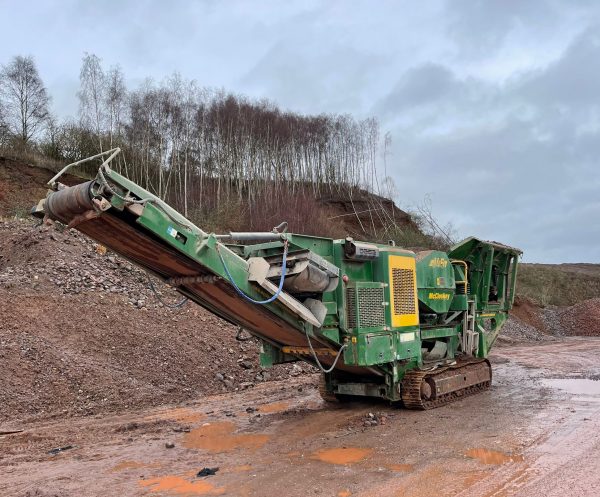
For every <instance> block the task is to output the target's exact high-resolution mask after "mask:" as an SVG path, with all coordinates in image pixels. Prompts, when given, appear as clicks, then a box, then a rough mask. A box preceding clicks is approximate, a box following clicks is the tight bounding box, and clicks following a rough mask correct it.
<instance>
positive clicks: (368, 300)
mask: <svg viewBox="0 0 600 497" xmlns="http://www.w3.org/2000/svg"><path fill="white" fill-rule="evenodd" d="M383 298H384V295H383V288H359V289H358V319H359V323H360V327H361V328H374V327H381V326H385V309H384V307H383Z"/></svg>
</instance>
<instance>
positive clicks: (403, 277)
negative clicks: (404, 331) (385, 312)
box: [389, 255, 419, 328]
mask: <svg viewBox="0 0 600 497" xmlns="http://www.w3.org/2000/svg"><path fill="white" fill-rule="evenodd" d="M389 267H390V274H389V278H390V280H389V281H390V309H391V315H392V326H393V327H394V328H400V327H402V326H415V325H418V324H419V304H418V302H417V275H416V262H415V259H414V257H406V256H401V255H390V256H389Z"/></svg>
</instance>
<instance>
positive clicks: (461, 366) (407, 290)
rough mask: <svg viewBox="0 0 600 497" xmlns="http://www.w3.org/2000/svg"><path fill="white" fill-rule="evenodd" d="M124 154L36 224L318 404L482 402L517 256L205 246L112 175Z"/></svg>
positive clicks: (325, 242)
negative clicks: (316, 395) (230, 335)
mask: <svg viewBox="0 0 600 497" xmlns="http://www.w3.org/2000/svg"><path fill="white" fill-rule="evenodd" d="M118 152H119V151H118V149H115V150H111V151H109V152H105V153H104V154H100V157H101V158H104V157H106V159H105V160H104V162H102V164H101V166H100V168H99V170H98V173H97V176H96V178H95V179H94V180H92V181H87V182H84V183H81V184H78V185H76V186H72V187H67V186H65V185H63V184H61V183H59V182H58V181H57V180H58V178H59V177H60V175H61V174H62V173H63V172H64V171H66V170H67V169H68V168H69V167H70V166H67V167H66V168H65V169H63V171H61V173H59V174H58V175H57V176H55V178H53V179H52V180H51V181H50V183H49V185H50V187H51V190H50V191H49V193H48V195H47V197H46V198H45V199H43V200H41V201H40V202H39V204H38V206H37V207H36V208H35V209H34V211H33V213H34V215H37V216H39V217H47V218H50V219H52V220H56V221H59V222H62V223H64V224H66V225H68V226H69V227H70V228H75V229H77V230H79V231H81V232H82V233H84V234H86V235H88V236H89V237H91V238H92V239H94V240H96V241H98V242H99V243H101V244H103V245H105V246H106V247H108V248H110V249H111V250H112V251H114V252H116V253H118V254H120V255H121V256H123V257H125V258H126V259H128V260H130V261H131V262H133V263H135V264H137V265H138V266H140V267H141V268H143V269H144V270H146V271H148V272H149V273H150V274H152V275H154V276H157V277H159V278H161V279H162V280H163V281H165V282H166V283H168V284H169V285H171V286H172V287H174V288H176V289H177V291H178V292H180V293H181V294H182V295H185V296H187V297H188V298H189V299H190V300H192V301H194V302H196V303H197V304H199V305H201V306H202V307H204V308H206V309H208V310H210V311H212V312H213V313H215V314H217V315H218V316H220V317H222V318H223V319H225V320H226V321H229V322H231V323H234V324H236V325H239V326H242V327H243V328H245V329H246V330H248V331H249V332H251V333H252V334H253V335H254V336H256V337H258V338H259V339H260V340H261V343H262V347H261V353H260V362H261V365H262V366H263V367H270V366H272V365H274V364H278V363H283V362H290V361H298V360H303V361H308V362H310V363H312V364H314V365H316V366H317V367H318V368H319V369H320V370H321V371H322V373H323V374H322V381H321V385H320V392H321V395H322V396H323V398H324V399H326V400H331V401H334V400H339V399H343V398H347V397H349V396H366V397H381V398H384V399H387V400H389V401H391V402H398V403H400V402H401V403H402V404H403V405H404V406H406V407H408V408H412V409H430V408H433V407H437V406H440V405H443V404H445V403H447V402H450V401H452V400H454V399H457V398H461V397H463V396H465V395H470V394H472V393H476V392H479V391H481V390H484V389H487V388H489V386H490V384H491V380H492V371H491V366H490V363H489V361H488V360H487V359H486V357H487V355H488V353H489V351H490V348H491V347H492V345H493V344H494V341H495V340H496V338H497V336H498V333H499V331H500V328H501V327H502V325H503V324H504V322H505V321H506V319H507V316H508V311H509V310H510V309H511V307H512V303H513V299H514V295H515V282H516V275H517V264H518V257H519V255H520V254H521V251H520V250H518V249H515V248H512V247H508V246H506V245H502V244H500V243H495V242H486V241H483V240H479V239H477V238H467V239H466V240H464V241H462V242H461V243H459V244H457V245H455V246H454V247H452V249H451V250H450V251H449V252H447V253H446V252H441V251H436V250H429V251H425V252H417V253H415V252H412V251H409V250H404V249H402V248H399V247H396V246H393V245H380V244H373V243H364V242H360V241H356V240H354V239H352V238H346V239H343V240H332V239H329V238H318V237H313V236H306V235H299V234H292V233H288V232H287V231H286V229H285V225H282V226H279V227H278V228H275V229H274V230H273V231H272V232H260V233H228V234H223V235H221V234H214V233H207V232H205V231H203V230H202V229H201V228H199V227H198V226H195V225H194V224H193V223H192V222H191V221H189V220H188V219H186V218H185V217H184V216H182V215H181V214H180V213H178V212H177V211H175V210H174V209H173V208H171V207H170V206H169V205H167V204H166V203H164V202H163V201H162V200H160V199H159V198H157V197H155V196H154V195H152V194H151V193H150V192H148V191H146V190H144V189H142V188H141V187H140V186H138V185H136V184H135V183H133V182H131V181H129V180H128V179H127V178H125V177H123V176H122V175H120V174H118V173H117V172H115V171H114V170H113V169H111V167H110V162H111V160H112V159H113V158H114V157H115V156H116V154H117V153H118ZM94 158H98V156H95V157H94ZM90 159H93V158H90ZM80 162H81V161H80ZM77 164H79V163H77ZM214 338H215V340H218V339H219V337H218V336H215V337H214Z"/></svg>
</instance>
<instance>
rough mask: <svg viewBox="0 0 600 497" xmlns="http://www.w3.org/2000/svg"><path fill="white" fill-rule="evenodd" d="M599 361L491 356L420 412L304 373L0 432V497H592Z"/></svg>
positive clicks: (592, 354)
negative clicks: (489, 366) (330, 398)
mask: <svg viewBox="0 0 600 497" xmlns="http://www.w3.org/2000/svg"><path fill="white" fill-rule="evenodd" d="M599 357H600V339H593V338H592V339H590V338H588V339H578V338H572V339H566V340H561V341H553V342H548V343H540V344H528V345H518V346H510V347H503V348H498V349H495V351H494V354H493V355H492V362H493V364H494V374H495V377H494V386H493V388H492V390H491V391H489V392H486V393H484V394H480V395H478V396H474V397H470V398H466V399H464V400H462V401H460V402H457V403H455V404H453V405H450V406H447V407H443V408H440V409H437V410H434V411H428V412H414V411H406V410H402V409H396V408H391V407H389V406H387V405H386V404H383V403H381V404H372V403H371V404H369V403H361V402H357V403H350V404H341V405H338V406H331V405H325V404H324V403H323V402H322V401H321V400H320V398H319V396H318V393H317V391H316V388H315V384H316V380H317V378H316V377H313V376H308V377H306V376H304V377H298V378H293V379H290V380H286V381H285V382H271V383H264V384H260V385H259V386H257V387H255V388H253V389H250V390H246V391H243V392H240V393H235V394H231V393H229V394H223V395H216V396H211V397H206V398H202V399H198V400H197V401H195V402H191V403H188V404H185V405H178V406H170V407H168V408H160V409H150V410H144V411H139V412H128V413H126V414H124V415H120V416H112V417H100V416H99V417H86V418H74V419H67V420H62V421H61V420H52V421H48V422H45V423H44V422H39V421H38V422H35V423H32V424H27V425H24V426H21V425H16V424H11V423H10V422H9V423H4V424H3V425H2V426H0V431H9V430H10V429H24V431H23V432H22V433H16V434H11V435H4V436H0V495H2V496H7V497H10V496H40V497H41V496H44V497H55V496H56V497H65V496H77V497H85V496H117V495H119V496H142V495H147V496H196V495H231V496H266V497H269V496H281V495H285V496H289V497H292V496H308V495H323V496H339V497H344V496H346V497H347V496H364V497H367V496H373V497H375V496H413V497H416V496H455V495H460V496H482V497H483V496H488V497H491V496H495V497H501V496H502V497H508V496H528V497H535V496H538V495H539V496H544V497H551V496H555V495H556V496H558V495H561V496H565V495H569V496H575V495H577V496H580V495H589V496H596V495H600V462H599V461H600V458H599V456H600V381H594V380H595V379H596V380H597V379H598V378H600V359H598V358H599ZM369 413H371V414H372V415H373V417H371V416H369ZM373 419H376V420H379V422H378V424H376V425H370V426H365V424H370V421H371V420H373ZM365 421H369V423H365ZM171 444H173V445H174V446H173V447H172V448H167V446H168V447H171ZM61 447H71V448H67V449H65V450H63V451H59V452H58V453H55V454H51V453H48V452H49V451H51V450H52V449H55V448H61ZM55 452H56V451H55ZM203 468H213V469H214V468H218V471H217V472H216V475H214V476H208V477H197V476H196V475H197V473H198V472H199V471H200V470H202V469H203Z"/></svg>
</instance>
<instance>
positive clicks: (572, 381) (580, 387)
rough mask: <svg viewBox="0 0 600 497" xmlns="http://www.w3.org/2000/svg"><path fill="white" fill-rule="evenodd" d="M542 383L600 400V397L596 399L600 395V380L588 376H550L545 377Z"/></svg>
mask: <svg viewBox="0 0 600 497" xmlns="http://www.w3.org/2000/svg"><path fill="white" fill-rule="evenodd" d="M542 384H543V385H545V386H547V387H550V388H556V389H559V390H563V391H564V392H568V393H571V394H573V395H584V396H590V397H589V400H596V401H600V398H596V399H594V397H595V396H598V397H600V381H596V380H590V379H587V378H548V379H543V380H542ZM586 398H587V397H586Z"/></svg>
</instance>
